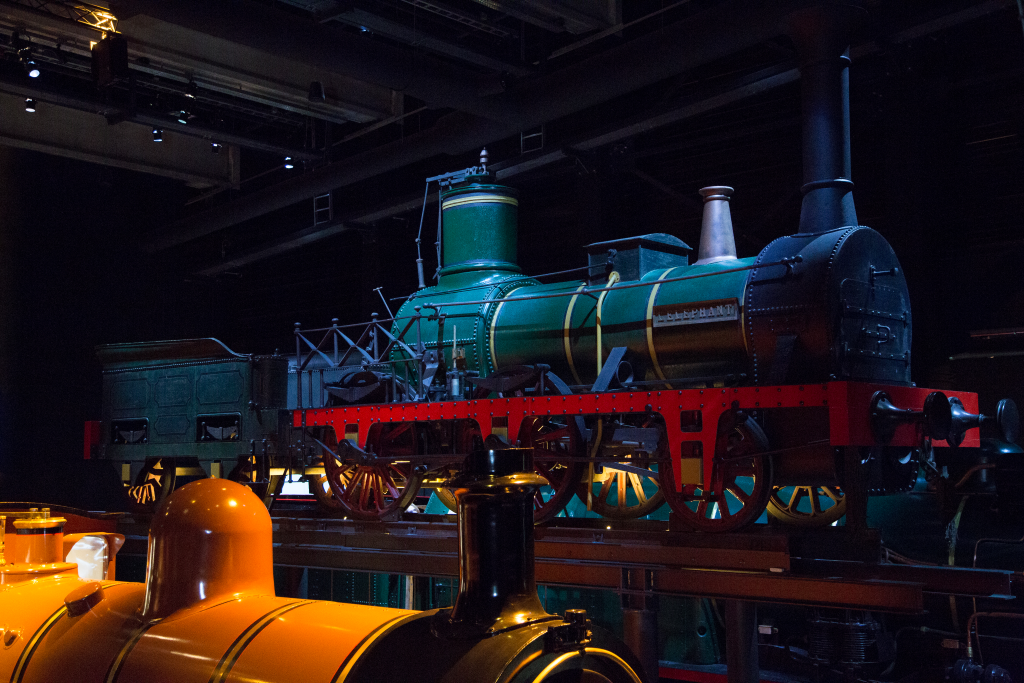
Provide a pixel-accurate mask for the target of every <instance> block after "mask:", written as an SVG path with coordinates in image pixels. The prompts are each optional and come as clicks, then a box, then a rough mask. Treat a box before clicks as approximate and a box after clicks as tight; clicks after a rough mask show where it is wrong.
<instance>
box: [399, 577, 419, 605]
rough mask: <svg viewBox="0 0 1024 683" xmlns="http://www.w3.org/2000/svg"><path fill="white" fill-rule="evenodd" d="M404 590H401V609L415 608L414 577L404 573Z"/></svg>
mask: <svg viewBox="0 0 1024 683" xmlns="http://www.w3.org/2000/svg"><path fill="white" fill-rule="evenodd" d="M404 582H405V590H403V591H402V609H409V610H412V609H416V577H415V576H413V575H412V574H406V576H405V577H404Z"/></svg>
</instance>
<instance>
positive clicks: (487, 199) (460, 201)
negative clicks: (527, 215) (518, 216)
mask: <svg viewBox="0 0 1024 683" xmlns="http://www.w3.org/2000/svg"><path fill="white" fill-rule="evenodd" d="M466 204H511V205H512V206H519V200H518V199H516V198H515V197H505V196H502V195H500V194H478V195H473V196H472V197H456V198H454V199H448V200H446V201H445V202H443V203H442V204H441V210H442V211H444V210H446V209H452V208H455V207H456V206H464V205H466Z"/></svg>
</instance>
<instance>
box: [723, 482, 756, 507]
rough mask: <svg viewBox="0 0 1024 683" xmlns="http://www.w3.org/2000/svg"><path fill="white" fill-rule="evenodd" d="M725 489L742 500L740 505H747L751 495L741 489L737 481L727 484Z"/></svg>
mask: <svg viewBox="0 0 1024 683" xmlns="http://www.w3.org/2000/svg"><path fill="white" fill-rule="evenodd" d="M725 490H726V491H728V492H729V493H731V494H732V495H734V496H736V500H738V501H739V502H740V505H746V504H747V501H749V500H750V495H749V494H748V493H747V492H746V491H744V490H743V489H741V488H740V487H739V485H737V484H736V482H733V483H732V484H730V485H728V486H726V487H725Z"/></svg>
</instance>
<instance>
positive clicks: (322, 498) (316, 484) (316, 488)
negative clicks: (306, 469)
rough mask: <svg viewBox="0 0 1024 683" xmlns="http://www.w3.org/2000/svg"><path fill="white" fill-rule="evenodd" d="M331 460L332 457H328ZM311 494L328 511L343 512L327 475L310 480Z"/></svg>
mask: <svg viewBox="0 0 1024 683" xmlns="http://www.w3.org/2000/svg"><path fill="white" fill-rule="evenodd" d="M327 457H328V458H330V457H331V456H327ZM309 492H310V493H312V494H313V497H314V498H316V500H317V502H318V503H320V504H321V505H323V506H324V507H325V508H327V509H328V510H343V509H344V508H343V507H342V505H341V503H339V502H338V499H337V498H335V496H334V491H332V490H331V484H330V482H329V480H328V477H327V475H326V474H321V475H320V476H319V477H315V478H312V479H310V481H309Z"/></svg>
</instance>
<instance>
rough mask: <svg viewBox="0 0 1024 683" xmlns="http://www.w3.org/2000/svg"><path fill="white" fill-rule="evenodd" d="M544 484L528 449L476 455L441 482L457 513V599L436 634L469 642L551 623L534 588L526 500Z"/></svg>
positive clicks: (530, 514) (529, 508)
mask: <svg viewBox="0 0 1024 683" xmlns="http://www.w3.org/2000/svg"><path fill="white" fill-rule="evenodd" d="M545 483H546V481H545V479H544V478H543V477H541V476H540V475H538V474H535V473H534V470H533V450H532V449H529V448H507V449H500V450H498V449H493V450H491V449H489V450H481V451H477V452H476V453H473V454H471V455H470V456H469V457H468V458H467V459H466V466H465V467H464V469H463V472H462V473H461V474H460V475H459V476H458V477H456V478H455V479H454V480H452V481H451V482H449V486H450V487H451V488H452V489H454V493H455V499H456V501H458V506H459V596H458V598H457V599H456V601H455V607H454V608H453V609H452V611H451V613H450V614H443V615H441V616H440V618H439V619H438V620H437V627H438V629H439V630H442V631H446V632H450V633H457V634H459V635H466V636H471V635H479V634H481V633H497V632H500V631H504V630H508V629H513V628H517V627H520V626H522V625H524V624H527V623H530V622H535V621H538V620H545V619H552V618H553V617H552V616H551V615H549V614H548V613H547V612H545V611H544V606H543V605H542V604H541V602H540V598H539V597H538V595H537V583H536V581H535V580H534V540H533V498H534V493H535V492H536V490H537V488H538V487H540V486H543V485H544V484H545Z"/></svg>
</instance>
